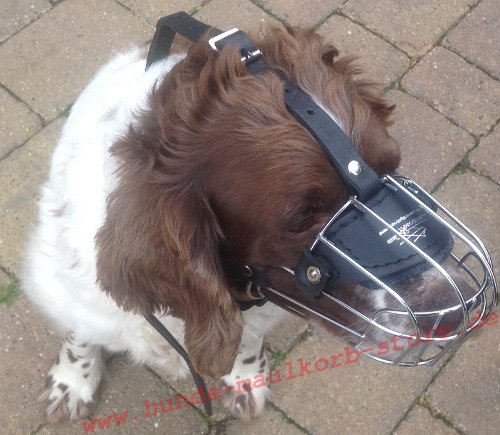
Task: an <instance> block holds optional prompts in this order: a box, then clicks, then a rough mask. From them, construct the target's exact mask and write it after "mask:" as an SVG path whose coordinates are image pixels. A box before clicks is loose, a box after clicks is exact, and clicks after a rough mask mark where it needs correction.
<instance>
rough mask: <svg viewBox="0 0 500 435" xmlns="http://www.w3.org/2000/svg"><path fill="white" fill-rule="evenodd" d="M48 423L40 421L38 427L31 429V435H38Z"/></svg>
mask: <svg viewBox="0 0 500 435" xmlns="http://www.w3.org/2000/svg"><path fill="white" fill-rule="evenodd" d="M47 424H48V423H45V422H44V423H40V424H39V425H38V426H37V427H35V428H34V429H33V430H31V431H30V433H29V435H36V434H37V433H38V432H40V431H41V430H42V429H43V428H44V427H45V426H47Z"/></svg>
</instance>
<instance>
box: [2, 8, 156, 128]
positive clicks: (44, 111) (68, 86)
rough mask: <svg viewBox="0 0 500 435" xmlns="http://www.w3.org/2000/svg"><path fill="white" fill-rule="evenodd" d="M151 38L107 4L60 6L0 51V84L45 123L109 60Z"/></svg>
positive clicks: (149, 31)
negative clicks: (114, 55) (37, 114)
mask: <svg viewBox="0 0 500 435" xmlns="http://www.w3.org/2000/svg"><path fill="white" fill-rule="evenodd" d="M48 29H50V31H48ZM152 36H153V29H152V27H151V25H149V24H147V23H146V22H145V21H143V20H142V19H140V18H137V17H135V16H134V15H133V14H132V13H131V12H129V11H127V10H126V9H125V8H124V7H122V6H120V5H119V4H118V3H116V2H114V1H112V0H102V1H99V2H88V1H85V0H73V1H65V2H62V3H60V4H59V5H58V6H57V7H55V8H53V9H52V10H51V11H49V12H47V13H46V14H45V15H43V16H42V17H41V18H40V19H38V20H37V21H36V22H34V23H33V24H32V25H30V26H29V27H27V28H25V29H24V30H22V31H21V32H19V33H18V34H16V35H15V36H14V37H12V38H11V39H9V40H8V41H6V42H5V43H4V44H3V45H2V46H1V47H0V58H1V59H2V63H1V64H0V82H2V83H3V84H4V85H5V86H6V87H7V88H8V89H10V90H11V91H12V92H13V93H15V94H16V95H18V96H19V97H20V98H21V99H22V100H24V101H26V102H27V103H28V104H29V105H30V106H31V107H32V108H33V109H34V110H35V111H37V112H38V113H40V114H41V115H42V116H43V117H44V118H46V119H49V120H50V119H53V118H55V117H56V116H57V115H58V114H59V113H60V112H61V110H63V109H65V108H66V107H67V106H68V105H70V104H71V103H72V102H73V101H74V100H75V98H76V96H77V95H78V94H79V93H80V91H81V90H82V88H83V86H84V85H85V84H86V83H87V82H88V81H89V80H90V78H91V77H92V76H93V75H94V74H95V72H96V70H97V69H98V67H100V66H101V65H103V64H104V63H105V62H106V61H107V60H108V59H109V58H110V57H111V55H112V54H114V53H117V52H120V51H121V50H124V49H126V48H129V47H130V46H131V45H132V44H133V43H142V42H144V41H147V40H148V39H151V38H152Z"/></svg>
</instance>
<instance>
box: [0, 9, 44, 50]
mask: <svg viewBox="0 0 500 435" xmlns="http://www.w3.org/2000/svg"><path fill="white" fill-rule="evenodd" d="M51 7H52V6H51V4H50V3H49V2H48V1H46V0H16V1H12V0H0V43H2V42H3V41H5V40H6V39H7V38H8V37H9V36H11V35H13V34H14V33H16V32H17V31H19V30H21V29H22V28H23V27H24V26H27V25H28V24H29V23H31V22H32V21H33V20H36V19H37V18H38V17H39V16H40V15H41V14H43V13H44V12H46V11H48V10H49V9H50V8H51Z"/></svg>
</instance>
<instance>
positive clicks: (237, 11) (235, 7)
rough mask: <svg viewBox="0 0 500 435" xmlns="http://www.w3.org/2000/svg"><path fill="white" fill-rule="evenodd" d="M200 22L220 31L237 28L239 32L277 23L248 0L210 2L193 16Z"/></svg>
mask: <svg viewBox="0 0 500 435" xmlns="http://www.w3.org/2000/svg"><path fill="white" fill-rule="evenodd" d="M195 17H196V18H197V19H198V20H201V21H203V22H205V23H207V24H210V25H212V26H214V27H218V28H219V29H221V30H229V29H231V28H232V27H238V28H239V29H241V30H244V31H249V30H254V31H257V30H259V29H260V28H261V27H262V26H264V25H266V24H279V22H278V21H277V20H276V19H274V18H273V17H271V16H270V15H269V14H267V13H265V12H264V11H263V10H262V9H260V8H259V7H257V6H255V5H254V4H253V3H252V2H251V1H249V0H234V1H231V2H228V1H227V0H212V1H211V2H210V3H208V4H207V5H206V6H204V7H203V8H202V9H201V10H200V11H199V12H197V13H196V14H195Z"/></svg>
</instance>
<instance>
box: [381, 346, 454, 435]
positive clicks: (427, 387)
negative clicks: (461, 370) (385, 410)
mask: <svg viewBox="0 0 500 435" xmlns="http://www.w3.org/2000/svg"><path fill="white" fill-rule="evenodd" d="M455 355H456V352H453V353H452V354H451V355H450V356H449V357H448V358H447V359H446V360H445V362H444V363H443V364H442V365H441V367H439V369H438V370H437V371H436V373H434V375H432V377H431V379H430V380H429V382H428V383H427V385H425V386H424V388H423V389H422V391H421V392H420V394H418V395H417V397H416V398H415V400H413V402H412V403H411V404H410V406H409V407H408V409H407V410H406V411H405V412H404V413H403V414H402V416H401V418H400V419H399V420H398V421H397V423H396V424H395V425H394V427H393V428H392V430H391V431H390V432H389V433H390V434H391V435H393V434H394V433H395V432H396V430H397V429H398V428H399V426H401V424H402V423H403V421H405V420H406V418H407V417H408V415H409V414H410V412H411V411H412V410H413V408H415V406H416V405H418V404H419V403H420V401H421V398H422V397H424V396H425V394H426V393H427V391H428V390H429V388H430V387H431V386H432V385H433V384H434V382H435V381H436V379H437V378H438V377H439V375H440V374H441V372H442V371H443V369H444V368H445V367H446V366H447V365H448V364H449V363H451V362H452V361H453V359H454V358H455Z"/></svg>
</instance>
